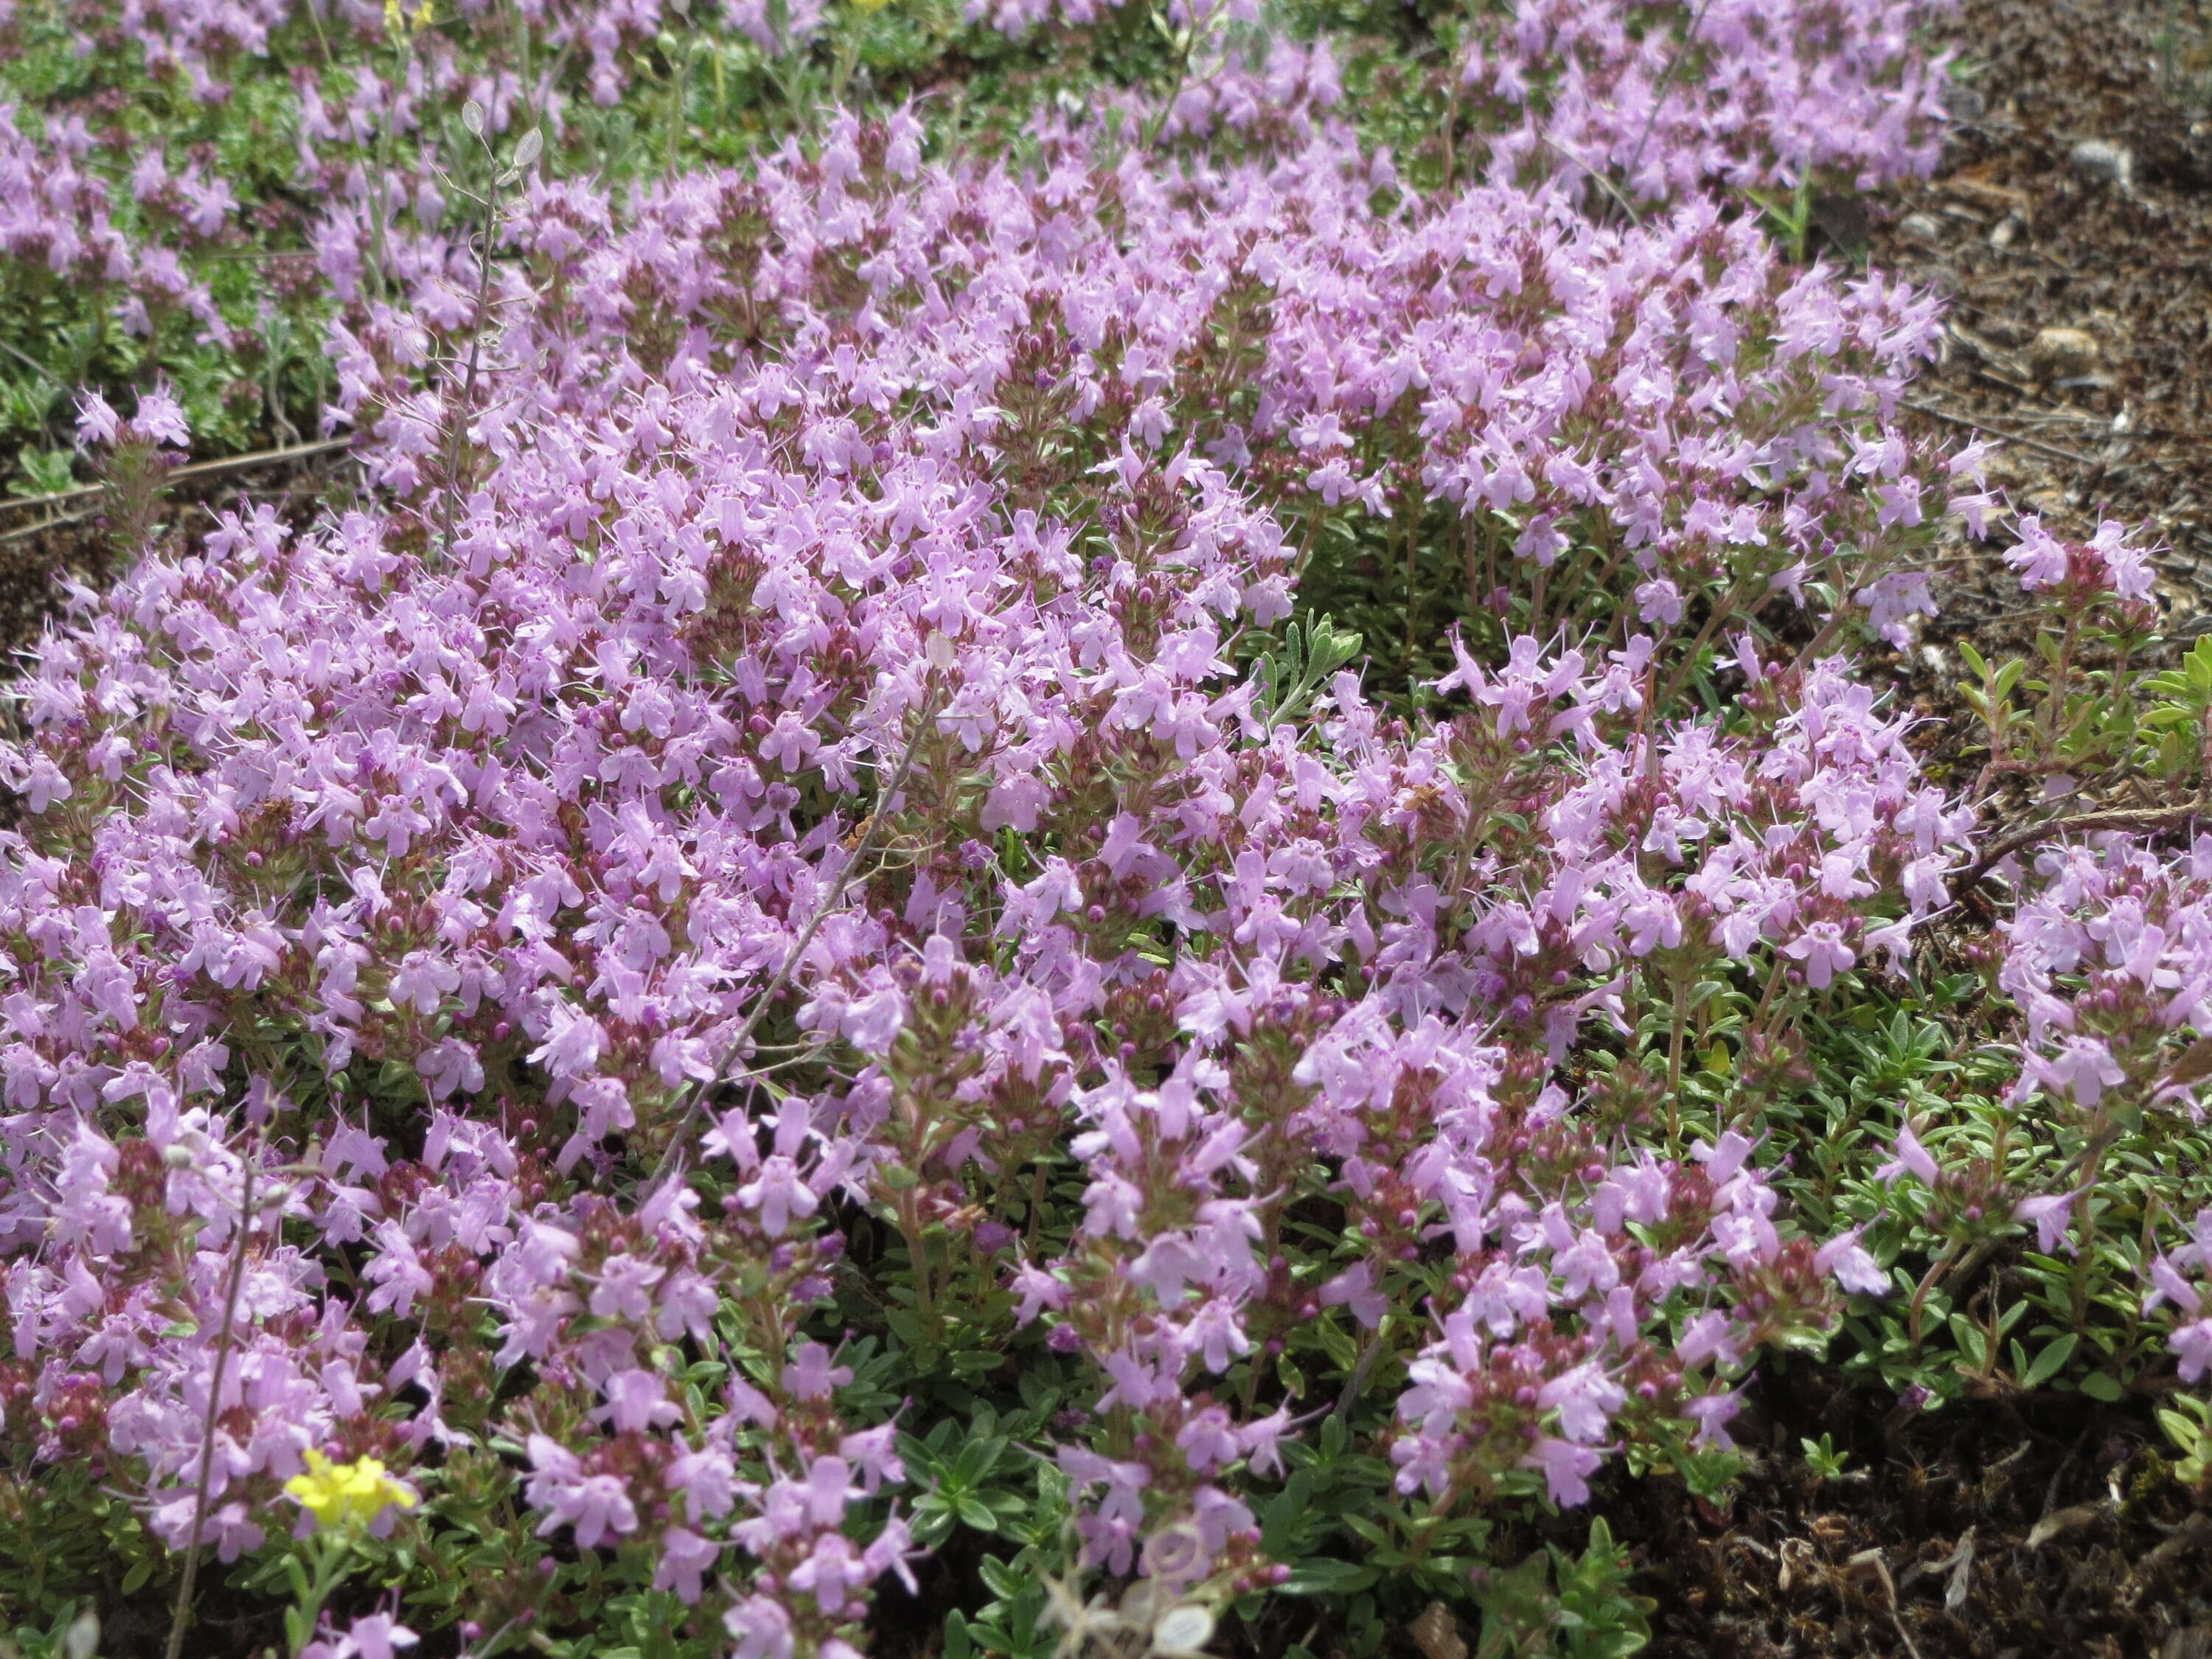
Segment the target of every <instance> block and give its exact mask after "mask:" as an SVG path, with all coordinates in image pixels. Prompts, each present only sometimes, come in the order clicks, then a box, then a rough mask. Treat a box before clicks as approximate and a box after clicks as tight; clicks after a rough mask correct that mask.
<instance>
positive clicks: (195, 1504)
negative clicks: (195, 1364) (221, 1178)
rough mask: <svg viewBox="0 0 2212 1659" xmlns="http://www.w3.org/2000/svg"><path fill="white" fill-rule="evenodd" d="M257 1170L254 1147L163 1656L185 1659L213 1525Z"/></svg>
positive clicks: (242, 1193) (241, 1198)
mask: <svg viewBox="0 0 2212 1659" xmlns="http://www.w3.org/2000/svg"><path fill="white" fill-rule="evenodd" d="M254 1171H255V1165H254V1162H253V1155H252V1151H251V1150H250V1149H249V1151H248V1152H247V1155H246V1174H245V1176H244V1178H243V1180H242V1182H241V1183H240V1188H239V1194H238V1237H237V1240H236V1242H235V1243H234V1245H233V1247H232V1250H231V1258H230V1282H229V1284H228V1286H227V1287H226V1288H225V1289H224V1291H223V1297H222V1324H221V1325H220V1326H218V1327H217V1328H216V1339H215V1376H214V1379H213V1380H212V1381H211V1382H210V1383H209V1385H208V1407H207V1423H206V1425H205V1427H204V1429H203V1430H202V1431H201V1434H200V1469H199V1475H198V1477H197V1480H195V1481H194V1482H193V1486H194V1488H195V1490H194V1492H193V1494H192V1529H191V1534H190V1536H189V1537H188V1538H187V1539H186V1541H185V1576H184V1577H183V1579H182V1580H181V1581H180V1582H179V1583H178V1585H177V1610H176V1613H175V1614H174V1616H173V1617H172V1618H171V1619H170V1620H169V1641H168V1645H167V1647H166V1648H165V1649H163V1650H162V1653H163V1659H180V1656H181V1655H182V1654H183V1653H184V1650H185V1620H187V1619H189V1618H190V1617H191V1607H192V1584H193V1581H194V1580H196V1579H197V1577H199V1567H200V1534H201V1532H202V1531H203V1530H204V1528H205V1527H206V1526H207V1508H208V1474H209V1472H210V1470H211V1469H212V1468H214V1467H215V1435H216V1419H217V1418H218V1417H219V1416H220V1415H221V1414H222V1379H223V1373H224V1372H225V1371H227V1370H229V1369H230V1332H231V1326H232V1323H233V1322H234V1321H235V1320H236V1318H237V1316H238V1296H239V1291H240V1289H241V1288H242V1287H243V1286H244V1285H245V1283H246V1244H247V1243H248V1242H249V1241H250V1238H251V1235H252V1231H253V1176H254Z"/></svg>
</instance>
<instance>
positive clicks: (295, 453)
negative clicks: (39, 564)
mask: <svg viewBox="0 0 2212 1659" xmlns="http://www.w3.org/2000/svg"><path fill="white" fill-rule="evenodd" d="M352 446H353V440H352V439H351V438H349V437H348V438H324V439H321V440H319V441H316V442H314V443H310V444H287V445H285V446H284V447H283V448H282V449H257V450H255V451H254V452H253V453H252V454H250V455H225V456H223V457H222V459H219V460H213V461H194V462H193V463H192V464H191V465H190V466H180V467H178V468H177V469H176V470H175V471H172V472H166V473H164V474H162V475H161V482H162V483H176V482H177V481H178V480H179V479H182V478H206V477H214V476H215V475H216V473H219V472H239V471H244V470H245V469H246V468H247V467H252V466H263V465H270V466H273V465H276V463H277V462H279V461H299V460H305V459H307V457H308V456H310V455H325V454H328V453H330V452H331V451H332V450H335V449H349V448H350V447H352ZM106 489H107V486H106V484H84V485H82V486H80V487H79V488H77V489H64V490H59V491H57V492H56V493H55V494H53V495H14V496H9V497H6V498H4V499H0V507H58V506H60V505H61V504H62V503H63V502H64V501H83V500H84V499H85V498H86V497H88V496H91V495H101V494H103V493H105V492H106ZM79 516H82V514H80V515H79ZM55 522H57V523H62V522H66V520H56V521H55ZM47 527H48V526H46V525H37V526H33V528H34V529H40V530H44V529H46V528H47Z"/></svg>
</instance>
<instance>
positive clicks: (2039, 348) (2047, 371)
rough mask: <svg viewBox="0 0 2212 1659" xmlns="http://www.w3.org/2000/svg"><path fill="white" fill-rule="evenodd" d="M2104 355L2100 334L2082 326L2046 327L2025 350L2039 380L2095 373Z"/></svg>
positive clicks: (2065, 378) (2069, 378) (2024, 356)
mask: <svg viewBox="0 0 2212 1659" xmlns="http://www.w3.org/2000/svg"><path fill="white" fill-rule="evenodd" d="M2101 355H2102V354H2101V351H2100V348H2099V346H2098V344H2097V340H2096V337H2095V336H2094V335H2092V334H2087V333H2085V332H2083V331H2081V330H2080V329H2078V328H2046V329H2045V330H2044V331H2042V332H2041V333H2039V334H2038V335H2037V336H2036V337H2034V338H2033V340H2030V341H2029V342H2028V343H2027V350H2026V351H2024V352H2022V353H2021V358H2022V359H2023V361H2025V362H2027V367H2028V370H2029V372H2030V373H2031V374H2033V375H2034V376H2035V378H2036V379H2037V380H2072V379H2073V378H2074V377H2075V376H2076V375H2081V374H2094V373H2095V372H2096V368H2097V359H2098V358H2099V356H2101Z"/></svg>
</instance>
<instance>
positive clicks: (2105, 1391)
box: [2081, 1371, 2127, 1406]
mask: <svg viewBox="0 0 2212 1659" xmlns="http://www.w3.org/2000/svg"><path fill="white" fill-rule="evenodd" d="M2081 1392H2082V1393H2083V1394H2086V1395H2088V1396H2089V1398H2090V1399H2092V1400H2101V1401H2104V1402H2105V1404H2106V1405H2107V1406H2109V1405H2111V1404H2112V1402H2113V1401H2116V1400H2118V1398H2119V1397H2120V1396H2121V1395H2123V1394H2124V1393H2126V1392H2127V1390H2126V1389H2124V1388H2122V1387H2121V1386H2120V1379H2119V1378H2118V1377H2117V1376H2113V1375H2112V1373H2111V1372H2110V1371H2092V1372H2090V1373H2089V1375H2088V1376H2085V1377H2083V1378H2082V1379H2081Z"/></svg>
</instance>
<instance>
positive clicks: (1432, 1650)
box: [1406, 1601, 1467, 1659]
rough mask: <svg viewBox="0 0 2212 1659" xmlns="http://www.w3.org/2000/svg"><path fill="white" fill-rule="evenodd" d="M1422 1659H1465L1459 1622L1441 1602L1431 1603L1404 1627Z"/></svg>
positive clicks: (1464, 1640)
mask: <svg viewBox="0 0 2212 1659" xmlns="http://www.w3.org/2000/svg"><path fill="white" fill-rule="evenodd" d="M1406 1633H1407V1635H1408V1636H1410V1637H1412V1638H1413V1645H1414V1646H1415V1647H1417V1648H1419V1649H1420V1650H1421V1653H1422V1655H1423V1656H1424V1659H1467V1638H1465V1637H1463V1636H1462V1635H1461V1634H1460V1633H1459V1620H1456V1619H1455V1618H1453V1617H1452V1612H1451V1609H1450V1608H1449V1607H1446V1606H1445V1605H1444V1604H1443V1602H1441V1601H1431V1602H1430V1603H1429V1605H1428V1606H1426V1607H1423V1608H1422V1609H1421V1616H1420V1617H1419V1618H1418V1619H1416V1620H1413V1623H1412V1624H1410V1625H1408V1626H1406Z"/></svg>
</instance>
